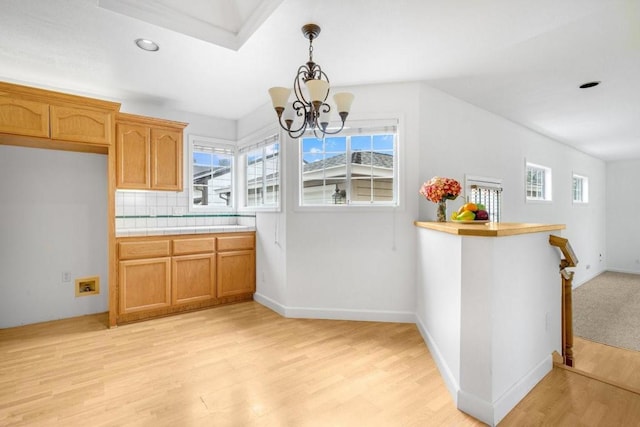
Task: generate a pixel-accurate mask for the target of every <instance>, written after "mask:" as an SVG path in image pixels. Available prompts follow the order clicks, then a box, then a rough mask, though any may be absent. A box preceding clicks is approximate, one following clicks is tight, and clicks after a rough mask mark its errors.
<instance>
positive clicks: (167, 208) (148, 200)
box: [116, 190, 255, 231]
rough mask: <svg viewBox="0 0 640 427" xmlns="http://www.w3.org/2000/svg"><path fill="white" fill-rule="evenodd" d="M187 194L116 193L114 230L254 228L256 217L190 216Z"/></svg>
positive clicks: (232, 215) (231, 213) (227, 214)
mask: <svg viewBox="0 0 640 427" xmlns="http://www.w3.org/2000/svg"><path fill="white" fill-rule="evenodd" d="M188 210H189V198H188V194H187V193H186V192H180V193H177V192H171V191H130V190H125V191H123V190H118V191H116V231H124V230H131V229H155V228H175V227H200V226H202V227H206V226H209V227H211V226H220V225H242V226H249V227H255V215H253V214H237V213H235V212H222V213H190V212H189V211H188Z"/></svg>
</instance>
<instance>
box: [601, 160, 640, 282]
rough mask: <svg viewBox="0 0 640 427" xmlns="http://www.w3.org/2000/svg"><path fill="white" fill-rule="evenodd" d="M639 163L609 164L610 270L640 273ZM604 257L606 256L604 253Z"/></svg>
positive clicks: (638, 161)
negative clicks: (638, 219)
mask: <svg viewBox="0 0 640 427" xmlns="http://www.w3.org/2000/svg"><path fill="white" fill-rule="evenodd" d="M638 183H640V160H625V161H618V162H610V163H608V164H607V196H606V200H605V201H603V204H606V206H607V218H608V221H607V252H606V256H607V261H606V262H607V267H608V268H607V269H608V270H612V271H619V272H623V273H635V274H640V221H637V220H636V218H635V215H636V213H638V212H640V198H638V197H637V193H638V189H637V188H636V187H637V186H638ZM603 255H604V254H603Z"/></svg>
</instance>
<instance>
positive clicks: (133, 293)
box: [118, 257, 171, 314]
mask: <svg viewBox="0 0 640 427" xmlns="http://www.w3.org/2000/svg"><path fill="white" fill-rule="evenodd" d="M118 286H119V290H118V294H119V297H120V300H119V312H120V314H125V313H131V312H135V311H143V310H153V309H157V308H162V307H168V306H169V305H171V258H170V257H166V258H150V259H137V260H129V261H120V262H119V263H118Z"/></svg>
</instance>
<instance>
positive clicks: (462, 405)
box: [456, 390, 498, 426]
mask: <svg viewBox="0 0 640 427" xmlns="http://www.w3.org/2000/svg"><path fill="white" fill-rule="evenodd" d="M457 401H458V403H457V404H456V407H457V408H458V409H460V410H461V411H462V412H464V413H465V414H469V415H471V416H472V417H474V418H477V419H479V420H480V421H482V422H483V423H485V424H488V425H490V426H495V425H497V424H498V423H497V421H495V407H494V406H493V405H492V404H491V402H487V401H486V400H482V399H479V398H478V397H476V396H475V395H473V394H469V393H467V392H465V391H463V390H459V391H458V398H457Z"/></svg>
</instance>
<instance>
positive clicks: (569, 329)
mask: <svg viewBox="0 0 640 427" xmlns="http://www.w3.org/2000/svg"><path fill="white" fill-rule="evenodd" d="M549 244H550V245H552V246H556V247H558V248H559V249H560V251H561V252H562V254H563V255H564V258H563V259H561V260H560V277H561V279H562V360H563V363H564V364H565V365H567V366H571V367H573V301H572V289H573V287H572V286H573V284H572V282H573V271H568V270H567V268H568V267H575V266H576V265H577V264H578V258H577V257H576V255H575V253H574V252H573V249H572V248H571V245H570V244H569V240H567V239H565V238H562V237H559V236H554V235H550V236H549Z"/></svg>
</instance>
